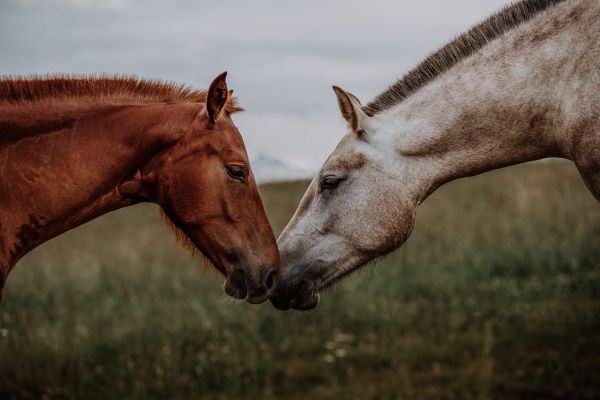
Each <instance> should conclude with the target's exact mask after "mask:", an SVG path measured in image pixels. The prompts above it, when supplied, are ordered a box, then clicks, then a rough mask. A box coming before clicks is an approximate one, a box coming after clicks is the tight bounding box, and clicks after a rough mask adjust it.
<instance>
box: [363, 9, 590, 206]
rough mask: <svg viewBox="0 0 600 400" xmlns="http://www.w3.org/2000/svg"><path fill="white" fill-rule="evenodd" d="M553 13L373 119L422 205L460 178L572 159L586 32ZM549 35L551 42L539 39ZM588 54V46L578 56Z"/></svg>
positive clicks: (374, 127)
mask: <svg viewBox="0 0 600 400" xmlns="http://www.w3.org/2000/svg"><path fill="white" fill-rule="evenodd" d="M551 11H552V12H550V13H546V14H544V15H542V16H540V17H536V18H534V19H533V20H532V21H530V22H528V23H525V24H523V26H520V27H518V28H516V29H514V30H512V31H510V32H508V33H507V34H505V35H504V36H503V37H501V38H499V39H497V40H495V41H494V42H493V43H490V44H489V45H488V46H486V47H485V48H484V49H482V50H481V51H480V52H479V53H478V54H475V55H474V56H472V57H470V58H467V59H466V60H464V61H462V62H461V63H459V64H458V65H456V66H455V67H454V68H452V69H451V70H450V71H448V72H446V73H445V74H443V75H441V76H439V77H438V78H437V79H436V80H434V81H433V82H432V83H430V84H429V85H427V86H425V87H423V88H422V89H420V90H419V91H418V92H416V93H414V94H413V95H411V96H410V97H408V98H407V99H405V100H404V101H402V102H401V103H399V104H397V105H396V106H394V107H392V108H390V109H388V110H385V111H382V112H380V113H378V114H375V116H373V117H372V118H371V120H370V126H371V127H372V130H373V132H374V135H373V140H374V142H375V143H379V144H380V145H381V147H380V148H383V147H386V148H393V149H394V153H393V154H394V156H395V157H399V159H400V160H401V165H406V166H408V165H410V168H406V170H404V171H403V173H405V174H406V173H408V174H411V175H412V176H413V178H415V179H411V180H410V181H411V182H419V187H415V188H413V193H414V196H415V197H416V198H417V201H421V200H422V199H423V198H424V197H426V196H427V195H428V194H429V193H431V191H433V190H434V189H435V188H436V187H438V186H439V185H442V184H444V183H445V182H448V181H450V180H452V179H456V178H460V177H464V176H469V175H474V174H478V173H481V172H484V171H488V170H491V169H494V168H499V167H504V166H507V165H513V164H518V163H522V162H526V161H531V160H536V159H540V158H545V157H565V158H569V157H570V146H569V138H568V137H567V136H566V135H565V134H564V132H565V129H564V128H565V127H566V126H567V123H568V121H567V119H568V118H566V117H565V116H566V115H569V112H570V109H571V108H572V107H574V106H575V105H574V104H571V103H570V102H569V99H570V98H572V96H571V94H575V91H576V87H574V86H573V82H574V81H575V80H576V79H574V78H573V76H572V75H573V74H575V72H574V71H575V69H576V68H575V65H574V64H575V63H576V58H577V57H574V54H573V53H574V50H573V46H575V45H574V43H577V40H576V36H575V35H580V33H578V32H577V26H576V25H574V24H570V25H569V24H567V21H564V22H563V21H562V20H563V19H564V18H563V17H562V15H564V14H565V13H564V11H563V10H560V9H559V7H557V8H556V9H553V10H551ZM538 18H542V19H546V20H548V21H540V20H538ZM554 21H556V22H554ZM557 24H558V25H559V26H560V29H556V25H557ZM540 26H541V27H543V28H542V31H541V32H540V31H539V30H540ZM545 29H547V30H548V32H547V36H545V40H542V41H539V42H536V41H534V40H533V39H532V38H535V37H539V35H542V36H543V34H544V33H546V32H544V31H543V30H545ZM552 29H553V30H552ZM535 30H537V31H535ZM583 51H585V47H584V46H581V49H580V50H577V51H576V52H583ZM576 55H577V54H575V56H576ZM575 97H576V96H575Z"/></svg>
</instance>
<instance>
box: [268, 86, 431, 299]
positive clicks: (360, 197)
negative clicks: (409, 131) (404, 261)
mask: <svg viewBox="0 0 600 400" xmlns="http://www.w3.org/2000/svg"><path fill="white" fill-rule="evenodd" d="M334 91H335V93H336V95H337V99H338V103H339V107H340V110H341V112H342V115H343V117H344V118H345V119H346V121H347V122H348V130H349V132H348V133H347V134H346V135H345V136H344V138H343V139H342V140H341V141H340V143H339V144H338V146H337V148H336V149H335V150H334V152H333V153H332V154H331V155H330V156H329V158H328V159H327V161H326V162H325V164H324V165H323V167H322V168H321V170H320V171H319V173H318V174H317V176H316V177H315V178H314V180H313V181H312V183H311V184H310V186H309V188H308V190H307V191H306V193H305V194H304V197H303V198H302V200H301V202H300V205H299V207H298V209H297V210H296V213H295V215H294V216H293V217H292V219H291V221H290V222H289V224H288V225H287V227H286V228H285V230H284V231H283V233H282V234H281V236H280V237H279V240H278V245H279V249H280V254H281V258H282V262H283V266H284V275H283V280H282V282H281V284H280V286H279V289H278V291H277V294H276V296H275V297H274V298H273V299H272V302H273V304H274V305H275V306H276V307H277V308H280V309H288V308H290V307H293V308H296V309H303V310H305V309H310V308H313V307H315V306H316V305H317V304H318V301H319V292H320V291H321V290H323V289H325V288H327V287H329V286H331V285H333V284H334V283H336V282H338V281H339V280H340V279H342V278H343V277H345V276H346V275H348V274H350V273H351V272H353V271H355V270H356V269H358V268H359V267H360V266H362V265H364V264H365V263H367V262H368V261H370V260H372V259H374V258H375V257H378V256H380V255H383V254H385V253H388V252H390V251H391V250H393V249H395V248H397V247H399V246H400V245H401V244H402V243H404V241H405V240H406V239H407V237H408V236H409V234H410V232H411V230H412V228H413V225H414V220H415V211H416V205H417V202H418V200H419V199H418V195H417V193H415V192H414V190H413V189H412V188H411V185H409V184H408V182H410V181H411V179H410V178H411V175H412V174H411V171H410V165H409V164H408V163H406V162H405V159H404V157H402V156H401V155H400V154H397V153H396V152H395V150H394V147H393V146H391V140H392V135H388V134H387V133H386V130H387V129H386V128H385V126H382V125H381V122H378V121H377V119H376V118H375V117H369V116H368V115H367V114H365V112H364V111H363V108H362V106H361V104H360V102H359V101H358V99H357V98H356V97H355V96H353V95H352V94H350V93H347V92H345V91H343V90H342V89H340V88H337V87H334Z"/></svg>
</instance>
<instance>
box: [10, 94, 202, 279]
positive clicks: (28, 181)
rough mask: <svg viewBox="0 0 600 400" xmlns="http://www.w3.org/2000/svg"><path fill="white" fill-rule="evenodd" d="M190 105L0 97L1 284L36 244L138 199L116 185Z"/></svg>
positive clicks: (185, 117) (180, 124) (182, 120)
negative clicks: (13, 100)
mask: <svg viewBox="0 0 600 400" xmlns="http://www.w3.org/2000/svg"><path fill="white" fill-rule="evenodd" d="M195 109H196V110H197V105H195V106H194V107H191V106H190V105H189V104H185V103H180V104H174V105H164V104H162V105H161V104H142V103H139V102H138V103H137V104H113V103H107V102H104V103H97V104H93V103H83V104H82V103H81V102H79V103H76V102H69V101H66V102H38V103H35V102H34V103H29V104H21V105H14V104H13V105H2V104H0V288H1V287H2V286H3V285H2V283H3V279H5V277H6V276H7V275H8V272H9V270H10V269H11V268H12V266H13V265H14V264H15V263H16V262H17V260H18V259H19V258H21V257H22V256H23V255H24V254H25V253H27V252H28V251H30V250H31V249H33V248H34V247H36V246H38V245H39V244H41V243H43V242H45V241H47V240H49V239H51V238H53V237H55V236H57V235H59V234H61V233H63V232H65V231H67V230H69V229H72V228H74V227H76V226H78V225H81V224H83V223H85V222H87V221H89V220H91V219H94V218H96V217H98V216H100V215H102V214H105V213H107V212H109V211H112V210H115V209H118V208H121V207H125V206H128V205H131V204H134V203H137V202H140V201H144V198H142V197H136V196H125V195H123V194H122V193H121V192H120V191H119V185H120V184H121V183H123V182H124V181H128V180H130V179H131V178H132V177H133V176H135V174H136V172H137V171H138V170H139V169H140V168H143V167H144V166H147V165H148V163H149V161H150V160H152V159H153V158H154V157H155V156H156V155H157V154H158V153H161V152H162V151H164V149H165V148H167V147H168V146H170V144H171V143H174V141H175V140H176V139H177V137H178V136H179V135H180V134H181V133H182V132H183V130H184V129H185V128H186V127H187V126H189V124H190V123H191V121H192V120H193V118H194V115H195V112H194V110H195ZM0 290H1V289H0Z"/></svg>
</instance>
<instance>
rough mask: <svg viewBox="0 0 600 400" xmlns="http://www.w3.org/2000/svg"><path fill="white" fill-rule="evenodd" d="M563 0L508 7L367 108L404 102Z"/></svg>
mask: <svg viewBox="0 0 600 400" xmlns="http://www.w3.org/2000/svg"><path fill="white" fill-rule="evenodd" d="M563 1H565V0H523V1H520V2H518V3H514V4H511V5H509V6H507V7H505V8H504V9H503V10H501V11H499V12H498V13H496V14H494V15H492V16H491V17H489V18H488V19H486V20H484V21H483V22H481V23H479V24H478V25H476V26H474V27H473V28H471V29H470V30H469V31H467V32H465V33H463V34H462V35H460V36H458V37H457V38H456V39H454V40H453V41H451V42H450V43H448V44H447V45H445V46H444V47H442V48H441V49H440V50H438V51H436V52H435V53H433V54H431V55H430V56H429V57H427V58H426V59H425V60H424V61H423V62H421V64H419V65H418V66H417V67H415V68H414V69H412V70H411V71H409V72H408V73H407V74H406V75H405V76H404V77H403V78H402V79H400V80H399V81H397V82H396V83H394V84H393V85H392V86H390V87H389V88H388V89H387V90H386V91H385V92H383V93H381V94H380V95H378V96H377V97H376V98H375V99H374V100H373V101H371V102H370V103H369V104H367V105H366V106H364V107H363V111H364V112H365V113H366V114H367V115H370V116H373V115H374V114H376V113H378V112H380V111H383V110H386V109H388V108H390V107H392V106H394V105H395V104H398V103H400V102H401V101H402V100H404V99H405V98H407V97H408V96H410V95H411V94H413V93H414V92H416V91H417V90H418V89H419V88H421V87H423V86H425V85H426V84H428V83H429V82H431V81H432V80H434V79H435V78H436V77H437V76H439V75H440V74H442V73H444V72H446V71H448V70H449V69H450V68H452V67H453V66H455V65H456V64H457V63H458V62H460V61H461V60H463V59H465V58H467V57H469V56H470V55H472V54H473V53H475V52H476V51H478V50H480V49H481V48H482V47H484V46H485V45H486V44H488V43H489V42H491V41H492V40H494V39H496V38H498V37H499V36H500V35H502V34H503V33H505V32H507V31H509V30H511V29H512V28H514V27H516V26H518V25H520V24H522V23H523V22H526V21H528V20H530V19H531V18H533V17H534V16H536V15H537V14H539V13H540V12H542V11H544V10H546V9H548V8H550V7H552V6H554V5H556V4H559V3H562V2H563Z"/></svg>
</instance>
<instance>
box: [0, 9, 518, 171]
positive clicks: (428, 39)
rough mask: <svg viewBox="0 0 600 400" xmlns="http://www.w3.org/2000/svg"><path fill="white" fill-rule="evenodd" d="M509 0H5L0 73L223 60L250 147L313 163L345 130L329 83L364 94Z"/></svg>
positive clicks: (213, 70) (195, 69)
mask: <svg viewBox="0 0 600 400" xmlns="http://www.w3.org/2000/svg"><path fill="white" fill-rule="evenodd" d="M507 3H508V0H485V1H483V0H454V1H452V2H449V1H447V0H424V1H419V2H416V1H393V0H370V1H368V2H365V1H357V0H332V1H323V0H305V1H302V2H287V1H280V0H256V1H252V2H246V1H233V0H221V1H211V2H204V1H191V0H190V1H187V0H181V1H170V2H164V1H158V0H146V1H144V0H105V1H101V2H100V1H94V0H50V1H41V0H39V1H38V0H20V1H18V0H3V1H1V2H0V51H1V54H2V55H3V56H2V59H0V74H30V73H47V72H51V73H52V72H66V73H94V72H108V73H130V74H136V75H139V76H143V77H152V78H160V79H166V80H175V81H178V82H184V83H187V84H191V85H193V86H196V87H206V86H207V85H208V83H210V80H211V79H212V78H213V77H214V76H216V75H217V74H218V73H220V72H221V71H223V70H228V71H229V73H230V74H229V76H228V81H229V85H230V87H231V88H233V89H234V90H235V92H236V94H237V96H238V97H239V99H240V102H241V104H242V105H243V106H244V107H245V108H246V109H247V112H245V113H241V114H238V115H236V116H235V120H236V123H237V124H238V126H239V128H240V130H241V131H242V134H243V135H244V138H245V141H246V144H247V147H248V151H249V153H250V155H251V156H256V155H257V154H258V153H261V152H264V153H268V154H271V155H273V156H275V157H278V158H281V159H284V160H287V161H289V162H291V163H293V164H296V165H299V166H302V167H305V168H311V169H316V168H317V167H318V166H319V165H320V163H321V162H322V161H323V159H324V158H325V157H326V155H327V154H328V153H329V152H331V151H332V149H333V148H334V146H335V144H336V143H337V141H338V140H339V138H340V137H341V135H342V134H343V133H344V124H343V123H342V121H341V118H340V117H339V115H338V114H339V113H338V110H337V106H336V103H335V99H334V96H333V94H332V92H331V84H337V85H339V86H342V87H344V88H346V89H348V90H350V91H352V92H353V93H354V94H356V95H357V96H358V97H359V98H361V99H362V100H363V101H368V100H370V99H371V98H372V97H374V96H375V95H376V94H377V93H379V92H380V91H382V90H383V89H385V87H387V86H388V85H390V84H392V83H393V82H394V80H395V79H397V78H399V77H400V76H401V75H402V74H403V72H405V71H406V70H408V69H409V68H410V67H412V66H413V65H415V64H416V63H417V62H418V61H419V60H420V59H422V58H423V57H424V56H425V55H427V54H428V53H429V52H431V51H433V50H435V49H436V48H437V47H439V46H440V45H443V44H444V43H445V42H446V41H448V40H450V39H451V38H453V37H454V36H455V35H456V34H458V33H460V32H461V31H463V30H465V29H467V28H468V27H470V26H471V25H473V24H474V23H475V22H477V21H478V20H480V19H482V18H484V17H485V16H486V15H488V14H489V13H490V12H491V11H492V10H495V9H498V8H499V7H501V6H503V5H504V4H507Z"/></svg>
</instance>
